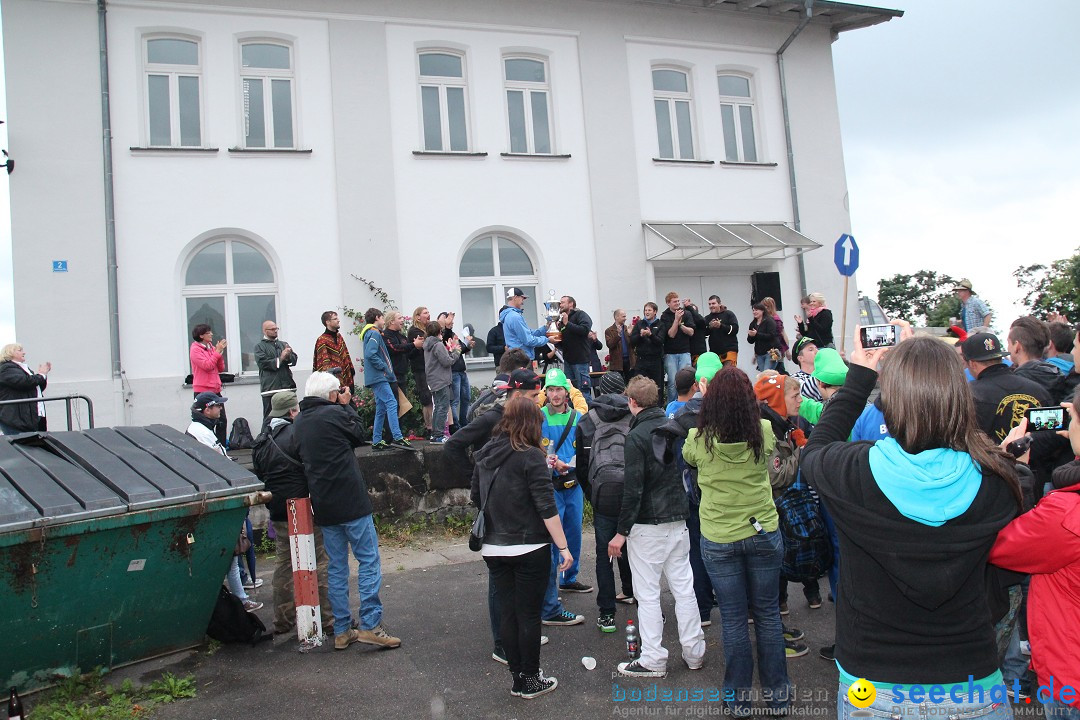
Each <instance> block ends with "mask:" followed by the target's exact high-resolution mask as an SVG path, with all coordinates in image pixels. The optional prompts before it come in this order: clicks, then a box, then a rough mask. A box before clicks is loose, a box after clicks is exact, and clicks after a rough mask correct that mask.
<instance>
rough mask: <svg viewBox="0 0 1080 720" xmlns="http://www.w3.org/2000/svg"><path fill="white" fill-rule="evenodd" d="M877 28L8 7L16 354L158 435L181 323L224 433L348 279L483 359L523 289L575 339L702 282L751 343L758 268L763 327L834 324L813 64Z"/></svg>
mask: <svg viewBox="0 0 1080 720" xmlns="http://www.w3.org/2000/svg"><path fill="white" fill-rule="evenodd" d="M805 5H811V6H812V8H811V10H812V12H811V17H810V18H809V21H808V22H807V21H806V18H807V12H806V8H805V7H804V6H805ZM900 14H901V13H899V12H897V11H893V10H879V9H875V8H867V7H864V6H855V5H848V4H845V3H838V2H828V1H824V0H810V1H809V2H805V3H804V2H781V1H780V0H683V1H682V2H679V1H678V0H675V1H674V2H660V1H659V0H657V1H656V2H651V1H649V0H606V1H601V0H548V1H546V2H535V1H531V0H498V1H495V0H459V1H457V2H445V0H398V1H397V2H388V1H387V0H323V1H322V2H319V3H311V2H304V1H303V0H231V1H226V2H210V1H206V2H202V1H200V0H189V1H187V2H163V1H160V0H118V1H110V2H107V3H105V2H95V1H94V0H5V3H4V15H3V23H4V28H3V29H4V50H5V61H6V71H7V93H8V97H7V105H8V112H9V115H8V118H7V121H8V123H9V124H8V128H9V136H10V141H9V145H10V147H9V151H10V152H11V154H12V156H13V157H14V158H16V160H17V162H18V169H17V172H16V173H15V174H14V175H12V177H11V180H10V187H11V205H12V237H13V246H14V250H13V252H14V275H15V312H16V324H17V329H18V340H19V342H21V343H23V344H24V345H25V346H26V348H27V351H28V356H29V358H30V362H31V363H35V362H39V361H43V360H46V359H48V360H51V361H52V362H53V365H54V371H53V374H52V376H51V378H50V385H49V394H50V395H57V394H65V393H75V392H77V393H83V394H86V395H88V396H90V397H92V398H93V400H94V402H95V408H96V414H97V422H98V424H103V425H105V424H120V423H131V424H144V423H151V422H165V423H169V424H173V425H178V426H182V425H183V424H184V423H185V422H186V420H185V418H186V415H187V407H188V404H189V403H190V398H191V390H190V387H185V386H184V385H183V379H184V377H185V376H186V375H187V374H188V372H189V367H188V360H187V357H188V346H189V344H190V342H191V338H190V335H189V333H190V329H191V327H192V326H193V325H194V324H195V323H197V322H202V321H204V320H205V319H207V318H210V319H211V320H212V324H213V326H214V330H215V335H216V336H218V337H221V336H224V337H226V338H228V339H229V341H230V343H229V348H228V350H227V353H228V366H229V370H230V371H232V372H236V373H239V376H240V378H239V380H238V382H237V383H236V384H234V385H231V386H227V388H226V392H227V394H228V395H229V396H230V398H231V399H232V400H233V402H232V403H231V404H230V408H229V409H230V417H238V416H240V415H245V416H247V417H248V418H249V419H257V418H258V417H260V411H259V401H258V397H257V392H258V385H257V372H256V371H255V369H254V367H253V362H252V359H251V348H252V346H253V345H254V343H255V342H257V341H258V339H259V337H260V329H259V328H260V324H261V322H262V321H263V320H264V319H266V318H267V317H274V318H276V320H277V322H278V324H279V325H280V327H281V336H282V338H283V339H285V340H288V341H289V342H290V343H292V345H293V346H294V347H295V348H296V349H297V351H298V353H299V355H300V362H299V365H298V366H297V371H298V372H297V376H298V377H297V380H298V382H299V383H301V384H302V382H303V379H304V377H305V376H306V373H307V371H308V370H309V369H310V363H311V351H312V346H313V343H314V340H315V337H316V335H317V334H318V333H319V332H321V331H322V327H321V325H320V323H319V315H320V313H321V312H322V311H323V310H326V309H337V308H340V307H343V306H349V307H353V308H357V309H360V310H363V309H364V308H366V307H368V306H370V305H373V304H377V302H376V299H375V297H374V296H373V294H372V292H371V291H370V290H369V288H368V287H367V286H366V285H365V284H364V283H362V282H360V281H359V280H357V279H355V277H354V276H356V277H362V278H365V279H368V280H371V281H372V282H374V283H375V284H376V285H377V286H379V287H381V288H384V289H385V291H386V292H387V293H388V294H389V296H390V297H391V298H393V300H394V301H395V302H396V303H397V304H398V305H399V306H400V307H401V308H402V309H403V310H404V311H405V312H406V313H407V314H408V313H410V312H411V311H412V309H413V308H414V307H415V306H417V305H426V306H428V307H429V308H430V309H431V310H432V311H433V314H436V313H437V312H438V311H440V310H456V311H457V312H458V318H459V326H460V325H461V324H462V323H463V322H464V323H468V324H470V325H472V326H474V327H475V328H476V330H477V334H478V335H479V337H480V338H481V339H482V338H483V337H484V336H485V335H486V331H487V329H488V328H489V327H490V326H491V324H493V323H494V322H495V313H496V311H497V310H498V308H499V307H500V304H501V298H502V292H503V288H504V287H506V286H523V287H526V288H529V289H530V290H531V294H532V295H533V298H534V300H531V301H530V308H531V309H530V311H529V312H530V313H531V315H530V318H529V319H530V320H531V321H533V322H535V323H540V322H541V321H542V320H541V317H540V314H541V313H542V310H543V308H542V307H540V308H539V311H538V309H537V304H536V300H537V299H539V300H541V301H542V299H543V297H541V296H545V295H546V294H547V292H548V291H549V290H554V291H555V292H556V294H557V295H562V294H571V295H574V296H575V297H576V298H577V300H578V304H579V306H580V307H582V308H583V309H585V310H586V311H587V312H589V313H590V314H591V315H592V317H593V319H594V321H595V328H596V329H597V330H598V332H600V333H601V334H602V331H603V328H605V327H607V326H608V325H610V323H611V311H612V310H613V309H614V308H616V307H619V306H621V307H624V308H627V310H628V311H629V314H630V315H631V316H633V315H637V314H640V313H641V307H642V304H643V302H645V301H646V300H655V301H657V302H658V303H659V304H660V305H661V309H663V296H664V294H665V293H666V292H667V291H669V290H675V291H677V292H679V293H680V294H682V295H683V296H684V297H690V298H693V299H694V300H696V301H698V302H699V303H701V304H702V305H704V300H705V299H706V298H707V297H708V295H710V294H713V293H716V294H718V295H720V296H721V298H723V299H724V301H725V302H726V304H727V305H728V306H729V307H731V309H733V310H734V311H735V312H736V313H737V314H738V315H739V317H740V320H741V321H742V322H743V324H744V325H748V324H749V321H750V319H751V318H750V311H749V304H750V293H751V274H752V273H754V272H776V273H779V283H780V288H781V297H782V301H783V316H784V317H785V318H788V319H790V316H791V315H792V314H794V313H795V312H798V299H799V297H800V296H801V295H802V294H803V292H804V290H820V291H823V292H824V293H825V294H826V295H827V296H828V298H829V300H830V301H831V305H832V306H833V307H834V309H836V310H839V309H840V305H841V288H842V279H841V278H840V276H839V274H838V273H837V271H836V270H835V268H834V267H833V257H832V250H831V246H832V244H833V242H835V240H836V238H837V237H838V236H839V235H840V234H841V233H844V232H849V231H850V221H849V217H848V211H847V206H846V198H847V192H846V184H845V176H844V159H843V153H842V148H841V140H840V127H839V119H838V113H837V102H836V94H835V87H834V81H833V69H832V56H831V45H832V43H833V42H834V41H835V40H836V39H837V37H838V36H839V33H840V32H842V31H845V30H849V29H854V28H859V27H864V26H867V25H871V24H874V23H878V22H883V21H887V20H889V19H890V18H892V17H897V16H899V15H900ZM102 18H103V19H104V20H103V25H104V27H105V28H106V32H105V33H102V32H100V25H101V24H102V23H101V22H100V21H102ZM793 36H795V37H794V39H793V40H792V37H793ZM789 41H790V43H789ZM782 47H784V48H785V49H784V52H783V54H782V56H780V55H778V51H779V50H780V49H781V48H782ZM102 58H107V63H108V69H107V73H104V75H105V76H106V77H107V80H108V82H107V86H106V85H105V83H103V81H102V77H103V72H102V69H101V59H102ZM103 90H104V91H105V92H103ZM103 99H107V101H108V104H107V114H106V113H105V112H103V104H104V102H103ZM103 117H107V118H108V123H109V128H108V129H107V130H106V131H104V132H103V128H104V126H105V124H104V122H103V119H102V118H103ZM786 128H789V132H786ZM110 134H111V143H107V142H103V137H108V136H109V135H110ZM107 146H111V176H110V175H109V167H110V163H109V158H108V156H107V153H106V151H105V148H106V147H107ZM110 198H111V203H110ZM113 213H114V217H113ZM683 223H707V225H693V226H684V225H682V224H683ZM747 223H754V224H757V225H758V226H759V227H760V228H763V229H764V231H763V230H761V229H755V228H753V227H749V226H748V225H747ZM718 224H721V225H723V226H721V225H718ZM796 227H797V228H798V229H799V230H800V231H801V235H799V234H796V233H795V232H794V231H793V229H794V228H796ZM738 236H741V237H742V238H743V239H739V237H738ZM815 243H817V244H821V245H823V246H825V247H823V248H822V249H820V250H814V251H811V252H806V254H805V255H803V256H802V263H804V264H805V267H804V268H802V267H800V264H801V262H800V259H799V258H798V257H797V255H798V254H799V253H800V252H803V251H805V250H809V249H811V248H814V247H816V245H815ZM111 246H114V247H115V265H116V272H115V282H114V281H113V279H112V278H111V273H110V264H111V263H110V247H111ZM493 248H494V249H495V250H496V251H495V252H493ZM57 261H62V262H64V263H65V265H57ZM65 268H66V272H65V271H62V270H64V269H65ZM113 293H115V295H114V297H115V308H116V315H115V322H114V316H113V314H112V313H111V312H110V307H111V305H110V297H111V296H112V295H113ZM855 305H856V292H855V288H851V290H850V292H849V294H848V306H849V307H848V312H849V317H855V316H854V312H855ZM837 315H838V320H837V332H838V333H839V330H840V328H839V324H840V323H839V315H840V313H839V312H837ZM789 322H790V320H789ZM851 322H852V323H853V322H854V321H853V320H852V321H851ZM851 332H852V327H851V324H849V326H848V334H849V335H850V334H851ZM354 339H355V338H354ZM350 345H351V349H352V351H353V355H354V357H358V356H359V355H360V348H359V344H358V343H356V342H353V341H352V340H350ZM749 360H752V357H751V352H750V351H749V346H745V345H744V352H743V353H742V364H744V365H746V366H747V367H749ZM473 362H474V363H475V364H476V366H477V368H482V367H484V366H485V365H486V366H490V361H484V360H475V361H473ZM252 378H254V379H255V382H254V384H253V383H252V382H251V380H252ZM245 381H248V382H245ZM54 426H55V425H54Z"/></svg>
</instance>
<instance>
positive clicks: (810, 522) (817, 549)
mask: <svg viewBox="0 0 1080 720" xmlns="http://www.w3.org/2000/svg"><path fill="white" fill-rule="evenodd" d="M776 511H777V514H778V515H779V516H780V533H781V535H782V536H783V538H784V560H783V562H782V563H781V568H780V569H781V572H782V573H783V575H784V577H785V578H787V579H788V580H791V581H793V582H805V581H807V580H817V579H818V578H819V577H821V576H822V575H824V574H825V573H827V572H828V571H829V568H831V567H832V564H833V556H832V542H830V540H829V531H828V529H827V528H826V527H825V520H824V519H823V518H822V516H821V507H820V506H819V505H818V502H817V500H816V499H814V496H813V495H812V494H811V492H810V488H808V487H807V486H806V482H805V481H804V480H803V479H802V477H801V476H799V477H798V478H797V479H796V480H795V483H794V484H793V485H791V486H790V487H788V489H787V490H785V491H784V493H783V494H782V495H781V496H780V497H779V498H777V499H776Z"/></svg>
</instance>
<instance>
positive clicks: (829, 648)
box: [818, 645, 836, 660]
mask: <svg viewBox="0 0 1080 720" xmlns="http://www.w3.org/2000/svg"><path fill="white" fill-rule="evenodd" d="M818 657H819V658H821V659H822V660H836V645H826V646H825V647H823V648H821V649H820V650H818Z"/></svg>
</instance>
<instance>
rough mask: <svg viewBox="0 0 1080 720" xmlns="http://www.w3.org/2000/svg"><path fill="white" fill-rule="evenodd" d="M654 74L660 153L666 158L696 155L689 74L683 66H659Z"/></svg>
mask: <svg viewBox="0 0 1080 720" xmlns="http://www.w3.org/2000/svg"><path fill="white" fill-rule="evenodd" d="M652 77H653V106H654V108H655V109H656V135H657V139H658V140H659V144H660V154H659V155H658V156H657V157H660V158H663V159H665V160H693V159H694V128H693V121H692V120H691V118H692V116H693V105H692V97H691V93H690V77H689V75H688V74H687V73H686V72H685V71H683V70H676V69H674V68H656V69H654V70H653V71H652Z"/></svg>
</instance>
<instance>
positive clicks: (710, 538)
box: [683, 366, 790, 717]
mask: <svg viewBox="0 0 1080 720" xmlns="http://www.w3.org/2000/svg"><path fill="white" fill-rule="evenodd" d="M775 447H776V436H775V435H774V434H773V429H772V424H771V423H770V422H769V421H768V420H763V419H762V418H761V411H760V410H759V408H758V399H757V396H756V395H755V394H754V388H753V386H752V385H751V384H750V378H748V377H747V376H746V373H744V372H743V371H742V370H739V369H738V368H736V367H734V366H729V367H725V368H723V369H721V370H720V372H718V373H716V375H715V376H713V379H712V380H710V381H709V385H708V390H707V391H706V393H705V397H704V398H703V399H702V402H701V410H700V411H699V413H698V426H697V428H696V429H694V430H691V431H690V433H689V435H688V436H687V438H686V443H685V444H684V445H683V458H684V459H685V460H686V464H687V465H690V466H691V467H696V468H697V481H698V488H699V489H700V490H701V507H700V510H699V517H700V520H701V559H702V560H703V561H704V563H705V569H706V570H707V571H708V573H709V579H710V580H711V581H712V585H713V588H714V589H715V590H716V598H717V601H718V602H719V603H720V621H721V623H722V625H723V637H724V701H725V704H726V705H727V706H728V708H729V709H730V710H731V711H732V713H733V714H734V715H736V716H737V717H744V716H747V715H749V714H750V713H751V708H750V705H751V697H752V693H753V677H754V655H753V652H752V650H751V646H750V632H749V629H748V627H747V621H748V620H749V619H750V618H751V617H752V618H753V620H754V633H755V635H756V636H757V665H758V680H759V682H760V684H761V689H762V692H763V697H764V700H765V703H766V705H767V706H768V707H769V708H770V709H771V710H773V711H777V712H779V711H782V710H783V709H785V708H786V707H787V705H788V702H789V699H790V698H789V694H790V682H789V680H788V674H787V651H786V649H785V645H784V628H783V625H782V623H781V622H780V598H779V596H780V590H779V588H780V563H781V561H782V560H783V556H784V542H783V540H782V539H781V536H780V531H779V517H778V515H777V513H776V506H775V505H774V504H773V499H772V488H771V486H770V485H769V470H768V460H769V455H770V454H771V453H772V451H773V449H774V448H775Z"/></svg>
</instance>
